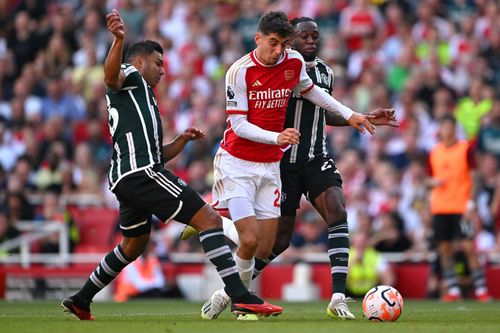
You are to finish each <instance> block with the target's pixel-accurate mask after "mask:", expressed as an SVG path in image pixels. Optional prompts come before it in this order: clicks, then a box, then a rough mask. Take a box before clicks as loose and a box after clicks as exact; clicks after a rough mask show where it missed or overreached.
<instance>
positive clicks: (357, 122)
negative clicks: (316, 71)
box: [302, 85, 375, 135]
mask: <svg viewBox="0 0 500 333" xmlns="http://www.w3.org/2000/svg"><path fill="white" fill-rule="evenodd" d="M302 96H303V97H304V98H307V99H308V100H310V101H311V102H313V103H314V104H316V105H317V106H319V107H321V108H323V109H325V110H327V111H329V112H334V113H337V114H340V115H341V116H342V117H343V118H344V119H345V120H346V121H347V123H348V124H349V125H350V126H352V127H354V128H355V129H357V130H358V131H359V132H361V133H363V134H364V133H365V129H366V130H367V131H368V132H369V133H370V134H372V135H373V134H375V127H374V126H373V125H372V123H370V121H369V119H368V118H369V117H367V116H365V115H363V114H361V113H358V112H354V111H353V110H351V109H350V108H348V107H347V106H345V105H344V104H342V103H340V102H339V101H337V100H336V99H335V98H334V97H333V96H330V95H328V93H327V92H326V91H324V90H323V89H321V88H320V87H318V86H316V85H314V86H313V87H312V88H311V89H309V90H308V91H305V92H302Z"/></svg>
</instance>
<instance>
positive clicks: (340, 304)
mask: <svg viewBox="0 0 500 333" xmlns="http://www.w3.org/2000/svg"><path fill="white" fill-rule="evenodd" d="M350 300H351V298H346V297H345V296H344V295H341V296H338V295H332V299H331V300H330V303H328V308H327V309H326V314H327V316H328V317H330V318H336V319H342V320H346V319H347V320H353V319H356V317H355V316H354V315H353V314H352V312H351V311H349V307H348V306H347V302H348V301H350Z"/></svg>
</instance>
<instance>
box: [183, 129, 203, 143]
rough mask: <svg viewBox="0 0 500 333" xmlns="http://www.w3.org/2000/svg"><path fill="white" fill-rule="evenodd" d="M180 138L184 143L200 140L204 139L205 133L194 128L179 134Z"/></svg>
mask: <svg viewBox="0 0 500 333" xmlns="http://www.w3.org/2000/svg"><path fill="white" fill-rule="evenodd" d="M181 137H182V138H183V139H184V140H186V141H194V140H200V139H203V138H204V137H205V132H203V131H202V130H200V129H198V128H196V127H190V128H188V129H186V130H185V131H184V133H182V134H181Z"/></svg>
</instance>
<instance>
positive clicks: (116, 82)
mask: <svg viewBox="0 0 500 333" xmlns="http://www.w3.org/2000/svg"><path fill="white" fill-rule="evenodd" d="M106 20H107V26H108V30H109V32H111V33H112V34H113V35H114V36H115V39H114V40H113V44H112V45H111V48H110V49H109V52H108V55H107V56H106V60H104V82H105V83H106V85H107V86H108V87H109V88H110V89H111V90H114V91H118V90H120V89H121V87H122V85H123V82H124V81H125V73H124V72H123V70H121V64H122V53H123V43H124V42H123V41H124V39H125V26H124V24H123V20H122V18H121V17H120V14H119V13H118V11H117V10H116V9H113V10H112V11H111V13H109V14H108V15H106Z"/></svg>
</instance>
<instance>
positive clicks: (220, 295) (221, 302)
mask: <svg viewBox="0 0 500 333" xmlns="http://www.w3.org/2000/svg"><path fill="white" fill-rule="evenodd" d="M188 228H189V226H188ZM229 302H231V297H229V296H228V295H227V294H226V292H225V291H224V289H219V290H216V291H215V292H214V293H213V294H212V297H210V299H209V300H208V301H207V302H206V303H205V304H203V306H202V307H201V318H202V319H207V320H214V319H217V317H218V316H219V315H220V314H221V313H222V312H223V311H224V310H225V309H226V308H227V306H228V304H229Z"/></svg>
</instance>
